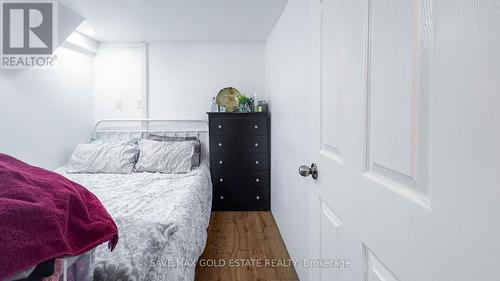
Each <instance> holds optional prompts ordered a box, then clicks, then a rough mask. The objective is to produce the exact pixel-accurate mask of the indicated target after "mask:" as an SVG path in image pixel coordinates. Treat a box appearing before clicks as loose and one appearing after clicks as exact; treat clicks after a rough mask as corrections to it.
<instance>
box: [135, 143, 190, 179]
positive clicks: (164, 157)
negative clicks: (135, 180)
mask: <svg viewBox="0 0 500 281" xmlns="http://www.w3.org/2000/svg"><path fill="white" fill-rule="evenodd" d="M139 148H140V153H139V160H138V161H137V164H136V165H135V170H136V171H137V172H151V173H165V174H185V173H189V172H190V171H191V158H192V157H193V153H194V146H193V144H192V143H191V142H187V141H173V142H170V141H154V140H140V141H139Z"/></svg>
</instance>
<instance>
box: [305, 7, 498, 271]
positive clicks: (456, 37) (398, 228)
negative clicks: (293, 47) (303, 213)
mask: <svg viewBox="0 0 500 281" xmlns="http://www.w3.org/2000/svg"><path fill="white" fill-rule="evenodd" d="M311 29H312V31H311V32H312V37H311V40H312V50H313V56H312V69H311V83H312V84H311V97H312V102H311V122H312V124H311V125H312V127H313V130H312V131H313V133H314V134H313V143H314V145H313V146H312V148H311V156H312V159H313V161H314V162H316V163H317V164H318V167H319V178H318V180H316V181H314V185H313V187H312V188H311V190H310V191H309V193H310V195H311V197H310V203H311V206H313V208H312V209H311V211H310V216H311V220H310V221H311V225H310V227H311V230H312V233H313V234H312V235H311V240H310V249H311V257H312V258H319V259H321V258H332V257H333V258H339V259H344V258H347V259H349V260H351V264H352V266H351V267H350V268H348V269H345V270H339V271H334V270H332V269H331V268H322V269H314V268H313V269H310V280H315V281H316V280H321V281H325V280H340V281H355V280H363V281H396V280H397V281H423V280H425V281H447V280H454V281H458V280H460V281H462V280H463V281H469V280H477V281H490V280H500V279H499V278H498V272H497V271H498V270H497V268H498V267H499V266H500V262H499V260H500V240H499V239H500V238H499V237H500V224H498V223H496V222H498V221H500V217H499V215H498V214H500V207H499V205H498V202H499V201H500V192H499V189H498V186H499V182H498V171H499V169H500V146H499V145H498V143H500V133H499V131H498V130H495V129H493V128H499V127H500V116H499V113H500V111H499V110H498V108H500V96H499V95H498V92H499V89H500V80H499V79H498V77H500V63H498V62H499V61H500V53H499V52H498V49H500V39H498V38H500V5H498V1H493V0H485V1H479V2H477V3H476V2H475V3H474V5H471V2H470V1H466V0H457V1H430V0H413V1H397V0H355V1H342V0H311ZM340 218H341V220H340ZM339 221H341V224H339V223H338V222H339Z"/></svg>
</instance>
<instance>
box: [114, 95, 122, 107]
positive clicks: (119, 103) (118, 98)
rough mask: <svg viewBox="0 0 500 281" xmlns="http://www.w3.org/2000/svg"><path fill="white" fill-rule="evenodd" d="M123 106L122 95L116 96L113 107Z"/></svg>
mask: <svg viewBox="0 0 500 281" xmlns="http://www.w3.org/2000/svg"><path fill="white" fill-rule="evenodd" d="M122 108H123V100H122V97H117V98H116V99H115V109H122Z"/></svg>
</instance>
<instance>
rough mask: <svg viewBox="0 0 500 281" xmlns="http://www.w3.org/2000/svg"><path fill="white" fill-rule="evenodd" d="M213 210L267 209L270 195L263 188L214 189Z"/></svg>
mask: <svg viewBox="0 0 500 281" xmlns="http://www.w3.org/2000/svg"><path fill="white" fill-rule="evenodd" d="M213 195H214V197H213V210H214V211H238V210H247V211H267V210H269V209H270V198H269V197H270V195H269V191H268V190H263V189H254V190H248V189H242V190H237V189H223V188H221V189H214V194H213Z"/></svg>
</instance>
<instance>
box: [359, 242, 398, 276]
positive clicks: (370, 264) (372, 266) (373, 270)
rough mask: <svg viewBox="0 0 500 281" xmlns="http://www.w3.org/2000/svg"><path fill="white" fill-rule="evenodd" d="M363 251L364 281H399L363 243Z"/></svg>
mask: <svg viewBox="0 0 500 281" xmlns="http://www.w3.org/2000/svg"><path fill="white" fill-rule="evenodd" d="M363 251H364V259H365V261H364V263H365V265H366V268H365V279H364V281H399V280H398V279H397V278H396V277H395V276H394V275H393V274H392V273H391V272H390V270H389V269H387V267H386V266H385V265H384V264H383V263H382V262H381V261H380V260H379V259H378V258H377V257H376V256H375V255H374V254H373V253H372V252H371V251H370V249H368V247H367V246H366V245H363Z"/></svg>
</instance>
